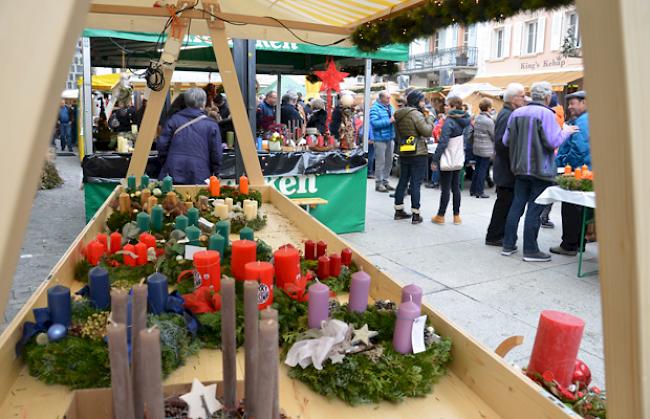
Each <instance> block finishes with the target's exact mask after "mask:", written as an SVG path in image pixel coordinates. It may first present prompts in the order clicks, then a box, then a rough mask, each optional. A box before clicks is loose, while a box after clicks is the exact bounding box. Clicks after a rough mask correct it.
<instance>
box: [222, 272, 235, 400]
mask: <svg viewBox="0 0 650 419" xmlns="http://www.w3.org/2000/svg"><path fill="white" fill-rule="evenodd" d="M235 338H236V336H235V280H234V279H233V278H228V277H224V278H223V279H222V280H221V352H222V361H223V388H224V390H223V403H224V408H225V409H226V410H227V411H234V410H235V409H237V342H236V340H235Z"/></svg>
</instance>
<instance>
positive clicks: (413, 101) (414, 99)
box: [406, 90, 424, 108]
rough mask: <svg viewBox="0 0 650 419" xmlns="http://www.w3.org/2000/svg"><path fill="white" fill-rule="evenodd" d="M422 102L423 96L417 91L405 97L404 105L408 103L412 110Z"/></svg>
mask: <svg viewBox="0 0 650 419" xmlns="http://www.w3.org/2000/svg"><path fill="white" fill-rule="evenodd" d="M422 100H424V95H423V94H422V92H421V91H419V90H413V91H412V92H411V93H409V94H408V96H406V103H408V105H409V106H412V107H414V108H417V107H418V106H420V102H421V101H422Z"/></svg>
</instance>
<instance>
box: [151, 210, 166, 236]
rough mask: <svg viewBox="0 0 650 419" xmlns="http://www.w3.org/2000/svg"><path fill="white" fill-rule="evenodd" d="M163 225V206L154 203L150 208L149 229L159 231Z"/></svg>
mask: <svg viewBox="0 0 650 419" xmlns="http://www.w3.org/2000/svg"><path fill="white" fill-rule="evenodd" d="M162 225H163V207H162V205H156V206H154V207H153V208H152V209H151V229H152V230H153V231H161V230H162Z"/></svg>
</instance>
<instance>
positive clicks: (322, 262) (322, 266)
mask: <svg viewBox="0 0 650 419" xmlns="http://www.w3.org/2000/svg"><path fill="white" fill-rule="evenodd" d="M317 274H318V279H320V280H321V281H322V280H324V279H327V278H328V277H329V276H330V258H328V257H327V256H325V255H323V256H321V257H319V258H318V273H317Z"/></svg>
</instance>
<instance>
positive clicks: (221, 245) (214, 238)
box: [208, 233, 226, 262]
mask: <svg viewBox="0 0 650 419" xmlns="http://www.w3.org/2000/svg"><path fill="white" fill-rule="evenodd" d="M225 249H226V239H224V238H223V236H221V234H219V233H214V234H213V235H211V236H210V241H209V242H208V250H216V251H217V252H219V255H221V261H222V262H223V260H224V257H223V251H224V250H225Z"/></svg>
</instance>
